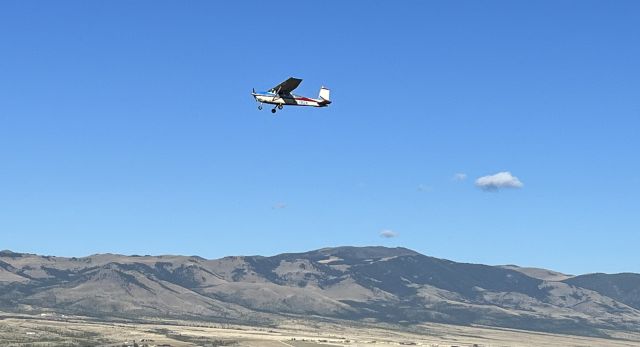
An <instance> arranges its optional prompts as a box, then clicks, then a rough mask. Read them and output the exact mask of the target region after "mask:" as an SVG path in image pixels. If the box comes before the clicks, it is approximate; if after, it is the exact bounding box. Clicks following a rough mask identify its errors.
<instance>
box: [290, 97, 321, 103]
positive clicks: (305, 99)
mask: <svg viewBox="0 0 640 347" xmlns="http://www.w3.org/2000/svg"><path fill="white" fill-rule="evenodd" d="M294 99H296V100H303V101H311V102H318V101H317V100H313V99H311V98H305V97H299V98H294Z"/></svg>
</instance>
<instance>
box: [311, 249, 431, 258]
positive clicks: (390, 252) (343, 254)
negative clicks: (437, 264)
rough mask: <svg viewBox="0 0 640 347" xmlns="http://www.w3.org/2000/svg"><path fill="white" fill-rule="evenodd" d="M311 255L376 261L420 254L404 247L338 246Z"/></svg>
mask: <svg viewBox="0 0 640 347" xmlns="http://www.w3.org/2000/svg"><path fill="white" fill-rule="evenodd" d="M311 253H320V254H323V255H325V256H335V257H339V258H344V259H378V258H387V257H399V256H407V255H420V253H418V252H416V251H413V250H410V249H408V248H404V247H393V248H390V247H384V246H363V247H355V246H340V247H327V248H321V249H319V250H317V251H313V252H311Z"/></svg>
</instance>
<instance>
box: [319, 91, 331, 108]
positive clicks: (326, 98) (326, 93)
mask: <svg viewBox="0 0 640 347" xmlns="http://www.w3.org/2000/svg"><path fill="white" fill-rule="evenodd" d="M329 95H330V90H329V88H325V87H322V88H320V95H319V96H320V99H321V100H322V101H321V103H320V104H322V105H329V104H330V103H331V99H330V96H329Z"/></svg>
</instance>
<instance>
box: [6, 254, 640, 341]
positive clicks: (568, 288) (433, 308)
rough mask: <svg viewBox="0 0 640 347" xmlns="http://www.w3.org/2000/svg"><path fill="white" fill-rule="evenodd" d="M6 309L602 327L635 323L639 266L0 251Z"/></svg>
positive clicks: (639, 323)
mask: <svg viewBox="0 0 640 347" xmlns="http://www.w3.org/2000/svg"><path fill="white" fill-rule="evenodd" d="M0 310H3V311H5V312H22V313H42V312H56V313H60V314H80V315H86V316H93V317H120V318H128V319H133V318H135V319H141V318H148V317H163V318H180V319H190V320H210V321H225V322H234V323H246V324H272V323H273V322H276V321H277V320H278V319H279V318H281V317H303V318H304V319H308V320H314V319H317V320H323V319H340V320H352V321H362V322H369V323H371V322H374V323H375V322H380V323H392V324H401V325H407V326H411V325H412V324H416V323H421V322H441V323H448V324H461V325H471V324H477V325H486V326H495V327H504V328H517V329H525V330H537V331H548V332H558V333H571V334H580V335H593V336H606V331H607V330H625V331H640V274H635V273H622V274H601V273H598V274H587V275H579V276H571V275H565V274H562V273H559V272H555V271H551V270H546V269H536V268H523V267H518V266H515V265H505V266H489V265H481V264H468V263H459V262H454V261H450V260H445V259H439V258H434V257H429V256H426V255H422V254H420V253H418V252H415V251H412V250H410V249H406V248H386V247H335V248H323V249H319V250H314V251H310V252H305V253H286V254H280V255H276V256H271V257H263V256H230V257H225V258H221V259H214V260H209V259H204V258H201V257H197V256H174V255H163V256H135V255H134V256H124V255H116V254H96V255H91V256H88V257H82V258H66V257H54V256H40V255H34V254H24V253H14V252H11V251H2V252H0Z"/></svg>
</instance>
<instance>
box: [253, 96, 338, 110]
mask: <svg viewBox="0 0 640 347" xmlns="http://www.w3.org/2000/svg"><path fill="white" fill-rule="evenodd" d="M252 95H253V97H254V98H255V99H256V101H257V102H259V103H264V104H271V105H283V106H284V105H287V106H312V107H326V106H327V105H329V104H330V103H331V102H330V101H328V100H323V99H313V98H308V97H306V96H299V95H294V94H291V93H287V94H276V93H273V92H254V93H252Z"/></svg>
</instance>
